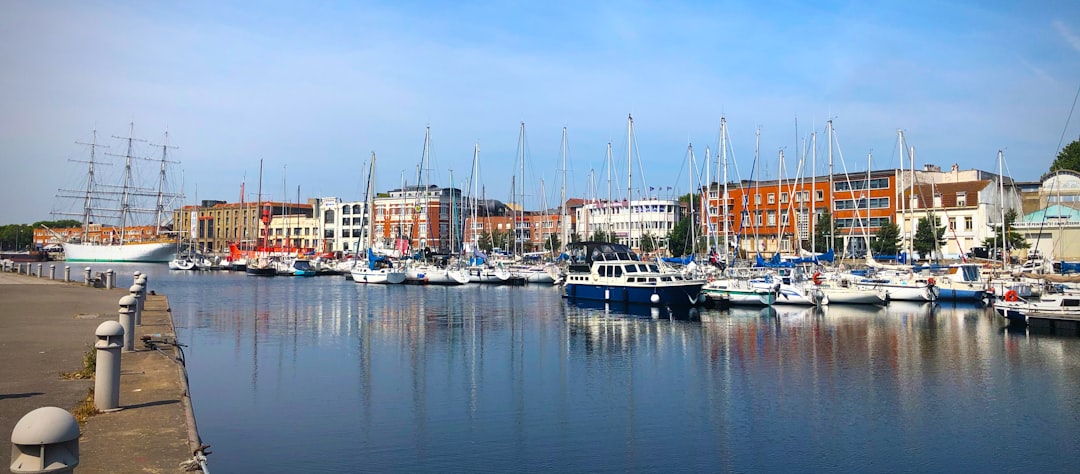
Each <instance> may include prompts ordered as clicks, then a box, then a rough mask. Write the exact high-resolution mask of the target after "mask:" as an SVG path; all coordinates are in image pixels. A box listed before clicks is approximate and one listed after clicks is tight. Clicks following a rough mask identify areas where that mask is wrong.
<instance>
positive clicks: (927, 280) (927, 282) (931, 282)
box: [926, 277, 937, 286]
mask: <svg viewBox="0 0 1080 474" xmlns="http://www.w3.org/2000/svg"><path fill="white" fill-rule="evenodd" d="M936 283H937V282H936V281H934V277H930V278H927V279H926V286H934V284H936Z"/></svg>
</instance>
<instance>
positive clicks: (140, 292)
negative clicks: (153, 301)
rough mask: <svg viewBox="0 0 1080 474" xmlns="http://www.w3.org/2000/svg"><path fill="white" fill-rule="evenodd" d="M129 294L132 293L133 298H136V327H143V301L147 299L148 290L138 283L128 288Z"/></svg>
mask: <svg viewBox="0 0 1080 474" xmlns="http://www.w3.org/2000/svg"><path fill="white" fill-rule="evenodd" d="M128 292H129V293H131V297H132V298H135V325H136V326H141V325H142V299H143V298H145V297H146V289H145V288H143V286H142V285H140V284H138V283H136V284H134V285H131V288H128Z"/></svg>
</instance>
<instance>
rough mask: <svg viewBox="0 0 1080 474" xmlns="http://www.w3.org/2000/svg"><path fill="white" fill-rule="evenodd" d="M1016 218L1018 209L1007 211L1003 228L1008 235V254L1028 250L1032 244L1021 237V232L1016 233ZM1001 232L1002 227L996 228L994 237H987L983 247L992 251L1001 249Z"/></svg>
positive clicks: (1006, 249) (1006, 240) (1006, 242)
mask: <svg viewBox="0 0 1080 474" xmlns="http://www.w3.org/2000/svg"><path fill="white" fill-rule="evenodd" d="M1016 217H1017V214H1016V209H1009V210H1007V211H1005V225H1004V226H1003V227H1004V229H1005V235H1006V238H1005V247H1006V248H1005V251H1006V252H1009V251H1012V250H1018V249H1026V248H1028V247H1030V246H1031V245H1030V244H1028V242H1027V240H1026V239H1024V236H1022V235H1020V233H1019V232H1016V231H1015V230H1014V229H1013V223H1014V222H1016ZM1001 231H1002V227H995V228H994V235H993V236H991V237H987V238H986V240H983V246H984V247H986V248H990V249H996V248H1000V247H1001V235H1002V232H1001Z"/></svg>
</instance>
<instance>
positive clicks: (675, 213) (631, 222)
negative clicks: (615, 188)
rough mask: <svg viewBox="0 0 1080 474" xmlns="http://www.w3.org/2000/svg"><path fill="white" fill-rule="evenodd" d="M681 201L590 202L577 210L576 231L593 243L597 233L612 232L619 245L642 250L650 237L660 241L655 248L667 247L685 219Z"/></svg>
mask: <svg viewBox="0 0 1080 474" xmlns="http://www.w3.org/2000/svg"><path fill="white" fill-rule="evenodd" d="M680 214H681V208H680V207H679V201H677V200H672V199H656V198H653V199H638V200H633V201H631V202H630V203H629V205H627V203H626V201H612V202H603V201H593V202H586V203H585V204H584V205H582V206H581V207H579V208H577V209H576V210H575V222H576V227H575V229H574V230H575V232H577V234H578V235H580V236H581V238H582V239H584V240H590V239H591V238H592V236H593V235H594V234H596V233H597V232H605V233H610V234H612V235H614V236H615V238H616V239H617V240H618V242H619V243H622V244H626V245H629V246H630V248H634V249H639V248H641V238H642V236H644V235H650V236H652V237H653V238H655V239H658V240H657V245H655V248H666V247H667V236H668V233H670V232H671V229H673V228H674V227H675V224H676V223H678V222H679V218H680V217H681V215H680Z"/></svg>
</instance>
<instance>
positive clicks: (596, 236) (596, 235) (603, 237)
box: [592, 230, 611, 242]
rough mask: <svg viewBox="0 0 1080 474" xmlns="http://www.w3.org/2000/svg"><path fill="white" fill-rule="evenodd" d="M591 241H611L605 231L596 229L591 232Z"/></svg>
mask: <svg viewBox="0 0 1080 474" xmlns="http://www.w3.org/2000/svg"><path fill="white" fill-rule="evenodd" d="M592 241H594V242H611V236H610V235H608V233H607V232H604V231H602V230H598V231H596V232H593V235H592Z"/></svg>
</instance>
